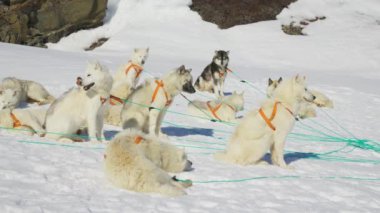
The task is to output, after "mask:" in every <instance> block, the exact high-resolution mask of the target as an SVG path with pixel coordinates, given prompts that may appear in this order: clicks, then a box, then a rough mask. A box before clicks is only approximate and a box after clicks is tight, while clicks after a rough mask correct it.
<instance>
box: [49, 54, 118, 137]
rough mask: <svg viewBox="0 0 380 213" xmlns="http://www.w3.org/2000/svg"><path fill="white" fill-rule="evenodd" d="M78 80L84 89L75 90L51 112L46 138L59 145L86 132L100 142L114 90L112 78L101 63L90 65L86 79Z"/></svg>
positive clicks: (55, 103) (64, 97)
mask: <svg viewBox="0 0 380 213" xmlns="http://www.w3.org/2000/svg"><path fill="white" fill-rule="evenodd" d="M78 79H79V83H78V84H79V85H82V86H81V87H77V88H72V89H70V90H69V91H68V92H66V93H64V94H63V95H62V96H61V97H60V98H59V99H57V100H56V101H55V102H54V103H53V104H52V105H51V106H50V108H49V110H48V112H47V115H46V121H45V127H46V132H47V134H46V136H47V137H50V138H53V139H57V140H60V141H73V139H74V138H75V137H73V135H74V134H76V132H77V131H78V130H79V129H82V128H87V129H88V134H89V137H90V139H97V140H98V141H101V140H102V138H104V136H103V109H104V104H105V102H106V101H107V100H108V98H109V95H110V90H111V87H112V77H111V75H110V74H109V72H108V70H107V69H106V68H105V67H103V66H102V65H100V64H99V63H98V62H95V63H89V64H88V65H87V69H86V76H85V77H84V78H83V80H82V78H80V77H79V78H78Z"/></svg>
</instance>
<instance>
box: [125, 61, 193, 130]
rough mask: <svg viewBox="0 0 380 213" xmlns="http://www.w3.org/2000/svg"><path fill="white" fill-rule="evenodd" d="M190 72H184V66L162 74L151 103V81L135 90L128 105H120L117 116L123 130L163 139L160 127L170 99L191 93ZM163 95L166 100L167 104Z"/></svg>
mask: <svg viewBox="0 0 380 213" xmlns="http://www.w3.org/2000/svg"><path fill="white" fill-rule="evenodd" d="M190 72H191V69H185V66H183V65H182V66H180V67H179V68H177V69H175V70H173V71H171V72H169V73H167V74H165V75H164V76H163V77H162V78H161V79H156V80H158V81H161V80H162V82H163V84H164V87H163V88H161V89H159V90H158V93H157V96H156V99H155V100H154V101H153V102H152V97H153V93H154V91H155V90H156V87H157V83H156V82H155V81H154V80H147V81H146V82H145V84H143V85H140V86H139V87H137V89H136V90H135V91H134V92H133V93H132V94H131V96H130V98H129V99H128V101H129V102H128V103H126V104H124V108H123V110H122V112H121V119H122V127H123V129H128V128H132V129H137V130H140V131H143V132H145V133H149V134H153V135H156V136H165V135H164V134H163V133H162V132H161V123H162V120H163V119H164V116H165V112H166V110H167V109H168V108H169V106H170V105H171V102H172V101H173V99H174V97H175V96H176V95H178V94H179V93H181V92H188V93H194V92H195V89H194V87H193V86H192V81H193V77H192V76H191V73H190ZM165 91H166V94H167V95H168V99H169V100H170V102H169V103H168V100H167V99H166V96H165Z"/></svg>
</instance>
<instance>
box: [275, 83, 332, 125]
mask: <svg viewBox="0 0 380 213" xmlns="http://www.w3.org/2000/svg"><path fill="white" fill-rule="evenodd" d="M281 81H282V78H279V79H278V80H272V79H271V78H269V80H268V87H267V96H268V97H271V96H272V95H273V92H274V90H275V89H276V88H277V86H278V85H279V84H280V83H281ZM310 93H311V94H313V95H314V96H315V99H314V101H312V102H307V101H303V102H302V103H301V105H300V109H299V111H298V117H299V118H301V119H305V118H312V117H316V116H317V112H316V110H315V107H326V108H334V103H333V101H332V100H331V99H329V98H328V97H327V96H326V95H324V94H323V93H321V92H318V91H316V90H310Z"/></svg>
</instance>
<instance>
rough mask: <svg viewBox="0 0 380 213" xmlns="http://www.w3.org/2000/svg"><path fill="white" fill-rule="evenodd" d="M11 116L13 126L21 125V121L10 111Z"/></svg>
mask: <svg viewBox="0 0 380 213" xmlns="http://www.w3.org/2000/svg"><path fill="white" fill-rule="evenodd" d="M11 118H12V120H13V128H17V127H20V126H22V124H21V121H20V120H19V119H17V118H16V116H15V114H13V113H11Z"/></svg>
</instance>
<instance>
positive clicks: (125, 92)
mask: <svg viewBox="0 0 380 213" xmlns="http://www.w3.org/2000/svg"><path fill="white" fill-rule="evenodd" d="M148 55H149V48H146V49H141V48H140V49H134V51H133V55H132V58H131V60H130V61H129V62H128V64H125V65H123V66H122V67H120V68H119V70H118V71H117V72H116V74H115V75H114V77H113V86H112V89H111V95H112V96H114V97H116V98H119V99H120V101H122V102H124V101H125V100H126V99H127V98H128V97H129V95H130V94H131V93H132V91H133V90H135V89H136V86H137V83H138V81H139V78H140V77H139V76H137V70H136V69H135V68H134V67H133V66H132V68H131V69H130V70H129V71H128V72H126V70H127V69H128V67H129V66H130V65H131V64H133V65H137V66H139V67H141V68H143V66H144V64H145V62H146V60H147V58H148ZM110 102H112V103H113V104H110ZM110 102H109V103H107V106H106V108H105V111H104V121H105V122H106V123H107V124H111V125H115V126H119V125H120V113H121V110H122V109H123V103H118V101H112V100H110Z"/></svg>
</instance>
